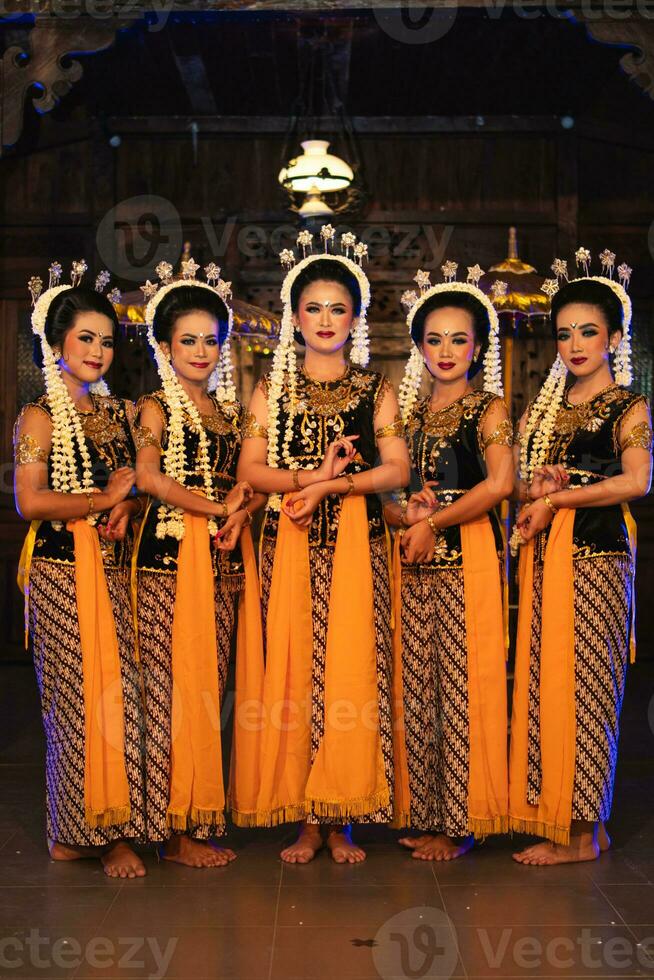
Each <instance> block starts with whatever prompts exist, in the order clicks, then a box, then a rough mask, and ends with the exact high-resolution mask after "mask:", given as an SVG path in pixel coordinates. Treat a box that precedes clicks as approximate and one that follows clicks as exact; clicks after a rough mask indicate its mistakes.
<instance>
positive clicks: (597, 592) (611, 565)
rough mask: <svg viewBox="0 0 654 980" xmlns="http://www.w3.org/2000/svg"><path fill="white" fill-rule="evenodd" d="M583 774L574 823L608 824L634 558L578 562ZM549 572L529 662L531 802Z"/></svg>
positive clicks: (578, 763)
mask: <svg viewBox="0 0 654 980" xmlns="http://www.w3.org/2000/svg"><path fill="white" fill-rule="evenodd" d="M573 580H574V637H575V641H574V642H575V720H576V735H575V773H574V787H573V796H572V819H573V820H588V821H591V822H596V821H598V820H602V821H603V820H607V819H608V817H609V814H610V812H611V804H612V800H613V783H614V779H615V767H616V763H617V757H618V735H619V720H620V710H621V708H622V700H623V697H624V686H625V675H626V670H627V661H628V656H629V635H630V625H631V603H632V594H633V563H632V559H631V557H630V556H628V555H625V556H624V557H622V556H616V555H608V556H599V557H597V558H580V559H576V560H575V561H574V579H573ZM542 593H543V566H542V563H538V562H536V563H535V564H534V588H533V613H532V621H531V641H530V655H529V715H528V732H529V735H528V756H527V759H528V769H527V800H528V802H529V803H531V804H536V805H537V804H538V801H539V795H540V785H541V756H540V726H539V690H540V669H539V668H540V656H539V655H540V635H541V605H542Z"/></svg>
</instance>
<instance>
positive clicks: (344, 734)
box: [15, 225, 652, 878]
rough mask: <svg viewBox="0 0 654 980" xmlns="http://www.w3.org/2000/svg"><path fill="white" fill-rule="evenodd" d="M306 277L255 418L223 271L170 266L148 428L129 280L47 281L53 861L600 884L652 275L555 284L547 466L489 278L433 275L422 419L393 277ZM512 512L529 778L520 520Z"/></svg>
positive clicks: (39, 404) (23, 505)
mask: <svg viewBox="0 0 654 980" xmlns="http://www.w3.org/2000/svg"><path fill="white" fill-rule="evenodd" d="M298 247H299V249H300V250H301V252H300V254H299V256H298V258H297V259H296V256H295V254H294V253H293V252H292V251H291V250H289V249H285V250H284V251H283V252H282V253H281V259H282V263H283V264H284V266H285V269H286V276H285V279H284V282H283V286H282V291H281V299H282V304H283V317H282V322H281V330H280V336H279V341H278V345H277V347H276V350H275V353H274V357H273V362H272V369H271V371H270V372H269V373H268V374H267V375H265V376H264V377H263V378H262V379H261V380H260V381H259V383H258V384H257V386H256V388H255V391H254V394H253V396H252V398H251V401H250V404H249V407H248V408H247V409H245V408H244V407H243V406H242V405H241V404H240V403H239V402H238V400H237V397H236V391H235V388H234V383H233V379H232V369H231V352H230V336H231V330H232V311H231V307H230V300H231V291H230V284H229V283H226V282H224V281H223V280H222V279H221V278H220V270H219V269H218V268H217V267H216V266H215V264H213V263H212V264H211V265H209V266H207V267H206V269H205V273H206V281H204V280H201V279H199V278H198V277H197V272H198V269H199V267H198V266H197V264H196V263H195V262H194V261H193V260H192V259H191V260H188V261H186V262H184V263H183V270H182V273H183V274H182V277H181V278H179V279H175V278H173V269H172V266H171V265H170V264H168V263H165V262H164V263H161V264H160V265H159V266H158V267H157V270H156V277H157V278H158V279H159V283H154V284H153V283H150V282H149V281H148V283H147V284H146V286H145V287H144V291H145V293H146V298H147V306H146V310H145V323H146V327H147V338H148V341H149V344H150V347H151V349H152V353H153V356H154V359H155V362H156V366H157V371H158V373H159V379H160V386H159V388H158V390H156V391H154V392H152V393H151V394H147V395H145V396H143V397H142V398H140V399H139V400H138V402H137V404H136V405H134V404H133V403H132V402H130V401H125V400H122V399H119V398H115V397H113V396H112V395H111V394H110V393H109V391H108V389H107V387H106V384H105V383H104V381H103V380H102V379H103V376H104V375H105V374H106V372H107V371H108V369H109V368H110V366H111V363H112V360H113V356H114V346H115V344H116V343H118V342H119V324H118V319H117V316H116V312H115V309H114V305H113V304H114V303H116V302H117V299H118V297H117V295H116V291H112V292H109V293H107V294H105V290H106V288H107V285H108V276H107V274H105V273H102V274H100V276H98V279H97V280H96V283H95V287H94V288H93V287H89V286H86V285H84V284H83V281H82V277H83V275H84V273H85V271H86V264H85V263H84V262H76V263H74V264H73V270H72V275H71V281H70V283H69V284H62V283H61V275H62V270H61V266H60V265H59V264H58V263H53V264H52V265H51V267H50V281H49V284H48V288H47V289H45V291H44V290H43V282H42V281H41V280H40V279H39V278H37V277H34V278H32V279H31V280H30V283H29V287H30V291H31V293H32V298H33V305H34V308H33V314H32V326H33V330H34V333H35V335H36V337H35V339H36V343H35V356H36V359H37V363H38V364H39V366H40V367H41V368H42V371H43V375H44V380H45V394H44V395H43V396H42V397H41V398H39V399H38V400H37V401H35V402H32V403H30V404H28V405H26V406H24V408H23V409H22V411H21V413H20V415H19V417H18V420H17V422H16V428H15V463H16V469H15V482H16V502H17V507H18V510H19V512H20V514H21V515H22V516H23V517H24V518H25V519H26V520H28V521H31V526H30V530H29V533H28V535H27V539H26V542H25V546H24V548H23V554H22V556H21V563H20V573H19V580H20V584H21V585H22V587H23V590H24V592H25V611H26V638H27V633H29V636H30V638H31V645H32V649H33V656H34V663H35V667H36V674H37V679H38V684H39V689H40V694H41V706H42V715H43V724H44V728H45V736H46V811H47V837H48V847H49V852H50V855H51V857H52V858H53V859H55V860H74V859H77V858H81V857H97V858H99V859H100V860H101V861H102V864H103V865H104V868H105V871H106V873H107V874H109V875H112V876H119V877H130V878H132V877H140V876H142V875H144V874H145V873H146V869H145V866H144V864H143V861H142V860H141V858H140V857H139V855H138V854H137V853H136V851H135V850H134V848H133V845H134V843H139V842H154V843H156V844H157V845H158V848H159V853H160V855H161V856H162V857H163V858H164V859H167V860H170V861H175V862H180V863H182V864H185V865H190V866H195V867H215V866H221V865H225V864H228V863H229V862H231V861H232V860H233V859H234V858H235V856H236V855H235V854H234V852H233V851H231V850H229V849H227V848H221V847H219V846H218V845H217V843H216V840H215V839H216V838H219V837H220V836H221V835H222V834H224V832H225V822H226V814H230V815H231V819H232V821H233V822H234V823H235V824H236V825H239V826H250V827H271V826H275V825H279V824H282V823H286V822H299V832H298V835H297V838H296V839H295V840H294V842H293V843H292V844H290V846H288V847H286V848H285V849H284V850H283V851H282V854H281V857H282V859H283V860H284V861H287V862H291V863H306V862H308V861H310V860H311V859H312V858H313V857H314V856H315V855H316V854H317V852H318V851H319V850H320V849H321V848H322V847H326V848H327V849H328V850H329V852H330V853H331V856H332V857H333V859H334V860H335V861H337V862H339V863H356V862H359V861H362V860H363V859H364V858H365V853H364V851H363V850H362V848H361V847H360V846H358V845H357V843H356V842H355V840H354V839H353V835H352V826H353V825H357V824H362V823H367V824H371V823H372V824H387V825H388V824H390V825H392V826H394V827H398V828H406V830H407V831H408V836H406V837H401V838H400V844H402V845H404V846H405V847H406V848H409V849H410V850H411V853H412V855H413V857H414V858H419V859H424V860H451V859H454V858H458V857H459V856H461V855H463V854H465V853H466V851H468V850H469V849H470V848H471V847H472V846H473V843H474V840H475V838H476V839H478V840H481V839H483V838H484V837H486V836H488V835H490V834H501V833H507V832H510V831H517V832H521V833H527V834H533V835H535V836H538V837H541V838H544V840H543V841H542V842H540V843H538V844H535V845H534V846H532V847H528V848H526V849H525V850H522V851H520V852H518V853H516V854H514V858H515V859H516V860H518V861H521V862H523V863H525V864H540V865H542V864H555V863H560V862H565V861H584V860H591V859H594V858H596V857H597V856H598V855H599V853H600V851H601V850H603V849H606V847H608V846H609V838H608V835H607V833H606V830H605V826H604V825H605V821H606V820H607V818H608V817H609V813H610V809H611V802H612V793H613V783H614V775H615V766H616V758H617V742H618V726H619V715H620V708H621V704H622V699H623V692H624V682H625V673H626V667H627V662H628V659H629V649H630V645H631V646H633V641H634V637H633V621H632V618H633V605H634V603H633V578H634V554H635V553H634V542H633V522H632V521H631V517H630V514H629V511H628V507H627V502H628V501H630V500H632V499H635V498H637V497H640V496H642V495H643V494H645V493H647V492H648V489H649V485H650V473H651V449H652V429H651V420H650V415H649V409H648V405H647V402H646V400H645V398H644V397H642V396H641V395H638V394H634V393H632V392H631V391H629V390H628V385H629V384H630V383H631V368H630V321H631V304H630V301H629V297H628V295H627V292H626V285H627V284H628V279H629V274H630V270H629V269H628V267H627V266H625V265H621V266H620V267H619V268H618V269H617V270H616V277H614V263H615V256H614V255H612V253H610V252H608V251H605V252H603V253H602V255H601V256H600V259H601V262H602V274H601V275H599V276H593V275H591V274H590V271H589V262H590V253H589V252H588V251H587V250H586V249H583V248H581V249H579V251H578V252H577V253H576V260H577V265H578V267H579V268H581V272H582V274H579V275H578V276H577V277H576V278H573V277H572V276H569V274H568V267H567V263H566V262H565V261H563V260H559V259H557V260H556V261H555V263H554V265H553V270H554V272H555V273H556V276H557V278H556V279H555V280H554V279H553V280H547V282H546V283H545V284H544V287H543V288H544V289H545V290H546V292H547V293H548V295H549V296H550V297H551V301H552V306H551V322H552V329H553V333H554V337H555V340H556V346H557V356H556V360H555V362H554V364H553V366H552V369H551V371H550V373H549V375H548V378H547V380H546V381H545V383H544V385H543V387H542V388H541V389H540V392H539V394H538V396H537V397H536V399H535V400H534V401H533V402H532V403H531V404H530V405H529V406H528V408H527V410H526V412H525V413H524V415H523V417H522V418H521V420H520V423H519V427H518V433H517V435H516V439H515V440H514V433H513V426H512V423H511V420H510V416H509V412H508V410H507V407H506V405H505V403H504V401H503V398H502V365H501V359H500V341H499V323H498V317H497V313H496V311H495V309H494V306H493V304H492V302H491V301H490V300H489V298H488V297H487V296H486V294H485V293H484V292H483V291H482V290H481V289H480V288H479V280H480V277H481V275H482V270H481V269H480V268H479V266H473V267H470V268H468V275H467V280H466V281H465V282H462V281H457V278H456V274H457V266H456V264H455V263H453V262H446V263H445V264H444V266H443V267H442V272H443V276H444V281H443V282H441V283H439V284H437V285H432V284H431V283H430V280H429V276H428V275H427V274H426V273H424V272H420V271H419V272H418V274H417V275H416V282H417V287H418V288H417V290H413V291H408V290H407V292H405V294H404V295H403V297H402V302H403V304H404V306H405V308H406V309H407V311H408V315H407V325H408V328H409V331H410V335H411V340H412V353H411V356H410V358H409V361H408V363H407V367H406V371H405V375H404V379H403V381H402V384H401V386H400V389H399V397H398V396H396V393H395V391H394V390H393V387H392V385H391V384H390V383H389V381H388V380H387V379H386V378H385V377H384V376H383V375H382V374H379V373H377V372H374V371H370V370H368V369H367V368H366V365H367V363H368V325H367V319H366V317H367V310H368V307H369V304H370V298H371V296H370V283H369V281H368V278H367V276H366V274H365V272H364V268H363V264H364V260H365V254H366V248H365V245H363V244H362V243H357V242H356V239H355V237H354V235H352V234H351V233H345V234H343V235H341V237H340V242H339V243H338V244H337V242H336V238H335V232H334V229H333V228H332V227H331V226H329V225H327V226H324V227H323V229H322V230H321V243H320V245H319V246H317V247H316V250H315V251H314V250H313V243H312V236H311V235H310V233H309V232H308V231H302V232H301V233H300V235H299V237H298ZM298 347H301V348H303V351H304V357H303V361H302V363H301V365H299V364H298V363H297V352H298ZM346 352H349V357H348V356H346ZM425 370H426V372H427V373H428V376H429V380H430V383H431V387H430V391H429V394H428V395H427V396H426V397H420V388H421V384H422V383H423V378H424V377H425ZM478 372H481V374H482V384H481V386H476V387H474V388H473V386H472V384H471V382H472V379H473V378H474V376H475V375H476V374H477V373H478ZM514 443H515V445H514ZM511 497H513V498H514V499H518V500H519V501H520V504H519V510H518V515H517V519H516V525H515V528H514V532H513V535H512V538H511V543H512V546H513V547H514V548H515V549H516V551H519V555H520V558H519V584H520V605H519V621H518V632H517V641H516V663H515V681H514V689H513V700H512V712H511V713H512V718H511V724H510V747H509V748H508V741H507V739H508V733H509V724H508V707H507V673H506V651H507V634H506V628H505V616H504V612H505V610H504V602H503V593H504V583H503V568H504V560H503V559H504V541H503V534H502V530H501V526H500V522H499V521H498V518H497V516H496V514H495V509H496V508H497V506H498V505H499V504H500V503H501V502H502V501H504V500H506V499H508V498H511ZM263 508H265V514H264V516H263V525H262V530H261V536H260V545H259V560H258V561H257V556H256V554H255V548H254V544H253V539H252V535H251V531H250V525H251V523H252V518H253V515H254V514H255V512H257V511H258V510H260V509H263ZM389 529H391V531H392V537H393V539H394V540H393V541H391V533H390V531H389ZM233 651H235V700H234V706H233V712H231V713H230V721H229V727H230V735H231V759H230V760H229V761H227V762H225V761H224V754H225V753H224V745H223V741H225V742H227V741H228V739H225V738H224V736H225V734H226V730H225V728H224V717H223V715H224V712H223V707H224V695H225V691H226V686H227V673H228V666H229V663H230V656H231V653H232V652H233ZM355 836H356V835H355Z"/></svg>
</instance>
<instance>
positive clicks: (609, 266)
mask: <svg viewBox="0 0 654 980" xmlns="http://www.w3.org/2000/svg"><path fill="white" fill-rule="evenodd" d="M599 260H600V262H601V263H602V272H603V273H604V275H605V276H608V278H609V279H613V266H614V265H615V252H611V251H610V250H609V249H608V248H605V249H604V251H603V252H600V256H599Z"/></svg>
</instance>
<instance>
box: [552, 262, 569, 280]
mask: <svg viewBox="0 0 654 980" xmlns="http://www.w3.org/2000/svg"><path fill="white" fill-rule="evenodd" d="M551 269H552V272H553V273H554V275H555V276H556V277H557V279H567V278H568V263H567V262H566V260H565V259H554V261H553V262H552V265H551Z"/></svg>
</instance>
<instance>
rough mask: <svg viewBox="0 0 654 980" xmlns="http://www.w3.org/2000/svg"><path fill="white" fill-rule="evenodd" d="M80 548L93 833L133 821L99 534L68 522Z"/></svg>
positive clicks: (78, 587) (78, 585) (88, 812)
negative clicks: (101, 828)
mask: <svg viewBox="0 0 654 980" xmlns="http://www.w3.org/2000/svg"><path fill="white" fill-rule="evenodd" d="M66 529H67V530H68V531H71V532H72V534H73V539H74V545H75V592H76V595H77V620H78V623H79V635H80V642H81V646H82V674H83V690H84V811H85V820H86V822H87V823H88V825H89V826H90V827H109V826H114V825H115V824H121V823H126V822H127V821H128V820H129V818H130V801H129V784H128V782H127V772H126V769H125V752H124V734H125V732H124V724H125V723H124V715H123V685H122V679H121V674H120V656H119V653H118V637H117V635H116V623H115V621H114V614H113V609H112V606H111V599H110V598H109V590H108V588H107V580H106V578H105V574H104V566H103V563H102V553H101V551H100V541H99V538H98V532H97V531H96V529H95V528H94V527H91V525H90V524H89V523H88V521H86V520H76V521H68V523H67V524H66Z"/></svg>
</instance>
